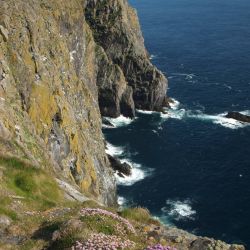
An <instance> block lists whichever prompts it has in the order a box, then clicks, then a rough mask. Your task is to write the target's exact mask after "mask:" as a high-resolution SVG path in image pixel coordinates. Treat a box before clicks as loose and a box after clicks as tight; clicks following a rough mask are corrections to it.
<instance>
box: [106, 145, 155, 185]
mask: <svg viewBox="0 0 250 250" xmlns="http://www.w3.org/2000/svg"><path fill="white" fill-rule="evenodd" d="M106 153H107V154H109V155H112V156H114V157H118V158H119V160H120V161H121V163H125V162H126V163H128V164H129V165H130V166H131V167H132V170H131V175H130V176H124V177H121V176H119V175H118V174H117V173H115V177H116V181H117V184H118V185H123V186H131V185H133V184H135V183H136V182H138V181H141V180H143V179H144V178H145V177H147V176H149V175H150V174H151V173H152V169H147V168H144V167H142V165H141V164H138V163H134V162H133V161H131V160H130V159H127V158H123V155H125V153H126V152H125V149H124V147H121V146H114V145H112V144H111V143H109V142H107V145H106Z"/></svg>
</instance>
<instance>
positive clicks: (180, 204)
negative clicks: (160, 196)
mask: <svg viewBox="0 0 250 250" xmlns="http://www.w3.org/2000/svg"><path fill="white" fill-rule="evenodd" d="M161 211H162V213H163V216H164V217H166V216H167V217H168V218H169V219H170V220H171V219H173V220H176V221H179V220H187V219H188V220H194V219H195V215H196V211H195V210H194V209H193V208H192V202H191V201H190V200H189V199H186V200H183V201H180V200H166V206H164V207H163V208H161Z"/></svg>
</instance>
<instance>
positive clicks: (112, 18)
mask: <svg viewBox="0 0 250 250" xmlns="http://www.w3.org/2000/svg"><path fill="white" fill-rule="evenodd" d="M85 17H86V20H87V22H88V23H89V25H90V27H91V29H92V30H93V35H94V39H95V41H96V43H97V44H99V45H100V46H101V47H102V48H103V49H104V51H105V53H106V55H107V57H108V59H109V60H111V61H112V62H113V63H114V64H115V65H117V66H118V67H119V68H121V69H122V72H123V74H124V76H125V81H126V83H127V84H128V85H129V86H130V87H132V90H133V100H134V103H135V107H136V108H138V109H148V110H160V109H161V108H162V105H163V104H164V103H165V98H166V90H167V80H166V78H165V77H164V75H163V74H162V73H161V72H160V71H159V70H157V69H156V68H155V67H154V66H153V65H152V64H151V62H150V60H149V56H148V53H147V51H146V49H145V47H144V41H143V37H142V33H141V30H140V25H139V22H138V17H137V14H136V12H135V10H134V9H132V8H131V7H130V6H129V5H128V3H127V1H124V0H100V1H96V0H87V2H86V11H85ZM102 84H103V86H104V87H105V86H106V85H107V84H106V83H105V81H103V83H102ZM114 92H116V93H117V94H116V96H119V91H118V90H115V89H114V88H113V92H112V94H114ZM130 92H131V91H129V92H127V94H126V96H128V97H127V98H125V100H127V99H128V98H129V99H130V100H131V97H130ZM104 99H105V98H104ZM109 99H110V97H106V99H105V100H109ZM102 101H103V98H102ZM128 103H131V105H128V106H127V105H125V106H127V107H128V108H125V111H124V109H122V110H121V112H122V113H123V114H124V115H129V116H131V111H130V110H131V108H132V106H133V104H132V100H131V101H129V102H126V104H128Z"/></svg>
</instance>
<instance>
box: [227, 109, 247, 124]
mask: <svg viewBox="0 0 250 250" xmlns="http://www.w3.org/2000/svg"><path fill="white" fill-rule="evenodd" d="M226 117H227V118H232V119H234V120H237V121H240V122H247V123H250V116H248V115H243V114H241V113H240V112H229V113H228V114H227V115H226Z"/></svg>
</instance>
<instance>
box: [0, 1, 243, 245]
mask: <svg viewBox="0 0 250 250" xmlns="http://www.w3.org/2000/svg"><path fill="white" fill-rule="evenodd" d="M166 90H167V79H166V78H165V76H164V75H163V74H162V73H161V72H160V71H159V70H158V69H157V68H156V67H155V66H154V65H152V63H151V62H150V60H149V55H148V53H147V51H146V49H145V47H144V42H143V37H142V33H141V30H140V26H139V22H138V17H137V14H136V11H135V10H134V9H132V8H131V7H130V6H129V5H128V3H127V1H126V0H102V1H97V0H85V1H82V0H72V1H62V0H53V1H50V0H27V1H22V0H1V3H0V155H1V156H0V180H1V183H0V191H1V193H0V194H1V197H0V199H1V205H0V214H1V217H0V229H1V230H0V242H2V243H1V244H0V248H1V247H2V248H1V249H45V247H51V244H52V245H53V244H54V243H51V240H52V238H50V236H51V233H52V231H53V229H56V228H58V230H59V231H60V229H59V224H60V225H61V223H66V222H63V221H62V219H63V218H64V217H63V216H64V215H65V214H67V218H71V217H74V214H73V213H68V211H75V213H77V211H78V210H77V209H76V208H74V209H76V210H74V209H73V208H72V207H74V206H80V205H79V202H80V203H81V202H86V201H87V200H94V201H95V202H96V203H95V204H98V206H113V207H115V206H116V199H117V198H116V183H115V178H114V174H113V170H112V168H111V165H110V162H109V158H108V156H107V155H106V153H105V140H104V137H103V134H102V130H101V116H110V117H118V116H119V115H121V114H122V115H124V116H127V117H131V118H133V117H134V116H135V109H136V108H138V109H147V110H157V111H160V110H161V109H162V107H163V106H164V105H167V98H166ZM74 204H77V205H74ZM89 206H90V204H89ZM95 206H96V205H95ZM59 207H60V208H59ZM53 211H55V212H53ZM29 215H32V216H33V218H29ZM55 218H56V219H55ZM54 219H55V221H56V222H55V221H53V220H54ZM59 219H60V221H58V220H59ZM64 219H65V218H64ZM52 222H53V223H54V224H53V223H52ZM46 223H48V224H46ZM51 223H52V224H51ZM45 224H46V225H45ZM44 225H45V226H44ZM56 225H57V226H56ZM46 226H47V227H46ZM50 226H51V227H52V228H50ZM140 227H141V228H142V226H140ZM39 230H40V231H41V232H42V233H43V234H46V235H47V236H48V238H46V237H42V236H39V233H38V232H39ZM150 230H151V229H150ZM150 230H148V231H150ZM54 231H56V230H54ZM54 231H53V232H54ZM148 231H147V232H148ZM151 231H152V230H151ZM151 231H150V232H151ZM153 231H154V230H153ZM61 235H62V234H61ZM43 236H44V235H43ZM39 237H40V238H39ZM150 237H153V236H150ZM55 238H56V237H54V239H55ZM153 238H154V237H153ZM177 243H178V242H177ZM140 244H141V243H140ZM145 244H146V243H145ZM188 244H190V242H189V243H188ZM142 245H143V244H142ZM142 245H140V246H141V248H140V247H139V248H138V247H137V248H135V249H142ZM68 247H69V246H68ZM229 247H231V246H229ZM51 249H64V247H63V248H55V247H54V248H51ZM179 249H195V248H181V245H180V246H179ZM196 249H198V248H196ZM199 249H201V248H199ZM202 249H206V248H202ZM212 249H216V248H212ZM220 249H229V248H220ZM230 249H236V248H230ZM237 249H238V248H237ZM239 249H240V248H239Z"/></svg>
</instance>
